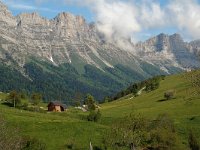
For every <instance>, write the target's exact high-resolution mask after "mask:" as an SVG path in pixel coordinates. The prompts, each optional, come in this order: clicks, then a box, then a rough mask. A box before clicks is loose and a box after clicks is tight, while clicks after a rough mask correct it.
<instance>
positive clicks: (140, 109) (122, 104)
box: [102, 74, 200, 143]
mask: <svg viewBox="0 0 200 150" xmlns="http://www.w3.org/2000/svg"><path fill="white" fill-rule="evenodd" d="M171 89H172V90H175V91H176V98H175V99H172V100H169V101H163V99H164V98H163V95H164V92H165V91H167V90H171ZM190 91H193V88H192V86H191V85H190V83H189V82H188V80H187V79H186V78H185V76H184V75H183V74H181V75H174V76H169V77H166V79H165V80H164V81H161V85H160V88H159V89H157V90H155V91H152V92H150V93H143V94H142V95H141V96H138V97H136V98H134V97H132V95H128V96H126V97H125V98H122V99H120V100H118V101H114V102H111V103H107V104H104V105H103V107H102V112H103V116H104V120H103V121H104V122H105V123H108V122H110V118H112V119H114V118H116V119H117V118H119V117H120V116H121V117H122V116H125V115H127V114H129V113H132V112H133V113H140V114H142V115H144V116H146V117H147V118H151V119H154V118H155V117H157V115H158V114H161V113H167V114H169V116H170V117H171V118H173V120H174V123H175V125H176V127H177V131H178V133H179V137H180V138H181V142H183V143H185V142H187V135H188V130H189V129H194V131H195V132H196V134H197V135H200V126H199V125H200V96H196V97H191V95H190ZM193 117H194V119H193V120H191V118H193ZM199 138H200V136H199Z"/></svg>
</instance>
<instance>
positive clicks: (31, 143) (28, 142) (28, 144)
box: [22, 137, 46, 150]
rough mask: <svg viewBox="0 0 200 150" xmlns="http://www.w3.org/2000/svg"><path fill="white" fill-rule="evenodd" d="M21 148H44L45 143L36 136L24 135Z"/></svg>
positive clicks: (32, 149) (29, 149)
mask: <svg viewBox="0 0 200 150" xmlns="http://www.w3.org/2000/svg"><path fill="white" fill-rule="evenodd" d="M22 150H46V144H45V143H43V142H41V141H40V140H38V139H36V138H30V137H26V138H24V147H23V148H22Z"/></svg>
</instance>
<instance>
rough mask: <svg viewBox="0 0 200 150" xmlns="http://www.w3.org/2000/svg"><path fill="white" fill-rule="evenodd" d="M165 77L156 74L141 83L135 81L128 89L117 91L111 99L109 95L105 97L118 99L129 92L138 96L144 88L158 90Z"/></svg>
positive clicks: (106, 99) (111, 99)
mask: <svg viewBox="0 0 200 150" xmlns="http://www.w3.org/2000/svg"><path fill="white" fill-rule="evenodd" d="M164 78H165V76H156V77H153V78H151V79H148V80H145V81H142V82H139V83H135V84H133V85H131V86H129V87H128V88H127V89H125V90H123V91H121V92H119V93H117V95H116V96H114V97H113V98H110V99H109V97H105V100H104V101H113V100H117V99H119V98H121V97H124V96H126V95H129V94H133V95H134V96H138V95H139V94H140V93H139V91H140V90H144V91H146V92H150V91H153V90H156V89H158V88H159V85H160V81H161V80H164ZM141 92H142V91H141Z"/></svg>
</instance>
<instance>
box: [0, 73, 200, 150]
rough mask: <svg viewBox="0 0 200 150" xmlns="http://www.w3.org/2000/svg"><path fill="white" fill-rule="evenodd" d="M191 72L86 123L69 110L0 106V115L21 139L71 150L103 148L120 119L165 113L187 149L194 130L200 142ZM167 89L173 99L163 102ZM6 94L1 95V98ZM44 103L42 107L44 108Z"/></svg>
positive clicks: (198, 100) (198, 103)
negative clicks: (113, 126) (129, 116)
mask: <svg viewBox="0 0 200 150" xmlns="http://www.w3.org/2000/svg"><path fill="white" fill-rule="evenodd" d="M190 74H191V73H184V74H179V75H173V76H167V77H166V78H165V79H164V80H162V81H161V83H160V86H159V88H158V89H157V90H154V91H152V92H148V93H146V92H142V94H141V95H140V96H137V97H134V96H133V95H132V94H130V95H127V96H125V97H123V98H121V99H118V100H116V101H113V102H108V103H104V104H101V105H100V107H101V108H100V111H101V114H102V117H101V120H100V121H99V122H97V123H95V122H88V121H87V120H86V116H87V115H88V112H82V111H80V110H76V109H74V108H69V109H68V110H67V111H66V112H63V113H50V112H46V113H38V112H29V111H25V110H19V109H14V108H11V107H8V106H6V105H3V104H1V105H0V115H1V116H3V117H4V118H5V119H6V120H7V122H8V123H9V125H10V126H14V127H18V128H19V129H20V134H21V135H22V136H31V137H34V138H37V139H39V140H40V141H42V142H44V143H46V145H47V149H48V150H66V149H68V148H69V145H73V147H74V149H77V150H86V149H89V143H90V141H91V142H92V145H93V146H98V147H103V144H102V141H103V137H104V135H105V134H106V132H107V131H108V130H109V129H110V127H111V125H112V124H113V123H114V122H116V121H118V120H120V119H121V118H123V117H125V116H127V115H129V114H130V113H133V114H141V115H143V116H144V117H146V118H148V119H155V118H156V117H157V116H158V115H159V114H168V115H169V116H170V117H171V118H172V119H173V121H174V124H175V127H176V131H177V133H178V137H179V146H178V147H179V149H188V142H187V139H188V132H189V130H191V129H192V130H193V131H194V132H195V134H196V135H197V136H198V138H199V141H200V95H198V94H197V95H196V94H193V92H194V91H196V87H194V86H193V85H192V83H191V82H190V80H189V79H188V78H189V76H190ZM168 90H174V91H175V93H176V94H175V98H173V99H171V100H165V99H164V96H163V95H164V93H165V92H166V91H168ZM5 97H6V94H4V93H0V99H5ZM46 105H47V104H41V106H43V107H45V106H46Z"/></svg>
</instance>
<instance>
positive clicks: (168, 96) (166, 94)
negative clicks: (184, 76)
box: [164, 90, 175, 100]
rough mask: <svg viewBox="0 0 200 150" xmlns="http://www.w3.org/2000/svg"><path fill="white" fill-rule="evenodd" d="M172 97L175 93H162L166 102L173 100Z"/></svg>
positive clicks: (172, 91) (171, 91)
mask: <svg viewBox="0 0 200 150" xmlns="http://www.w3.org/2000/svg"><path fill="white" fill-rule="evenodd" d="M174 95H175V91H174V90H169V91H167V92H165V93H164V98H166V99H167V100H170V99H172V98H174Z"/></svg>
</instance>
